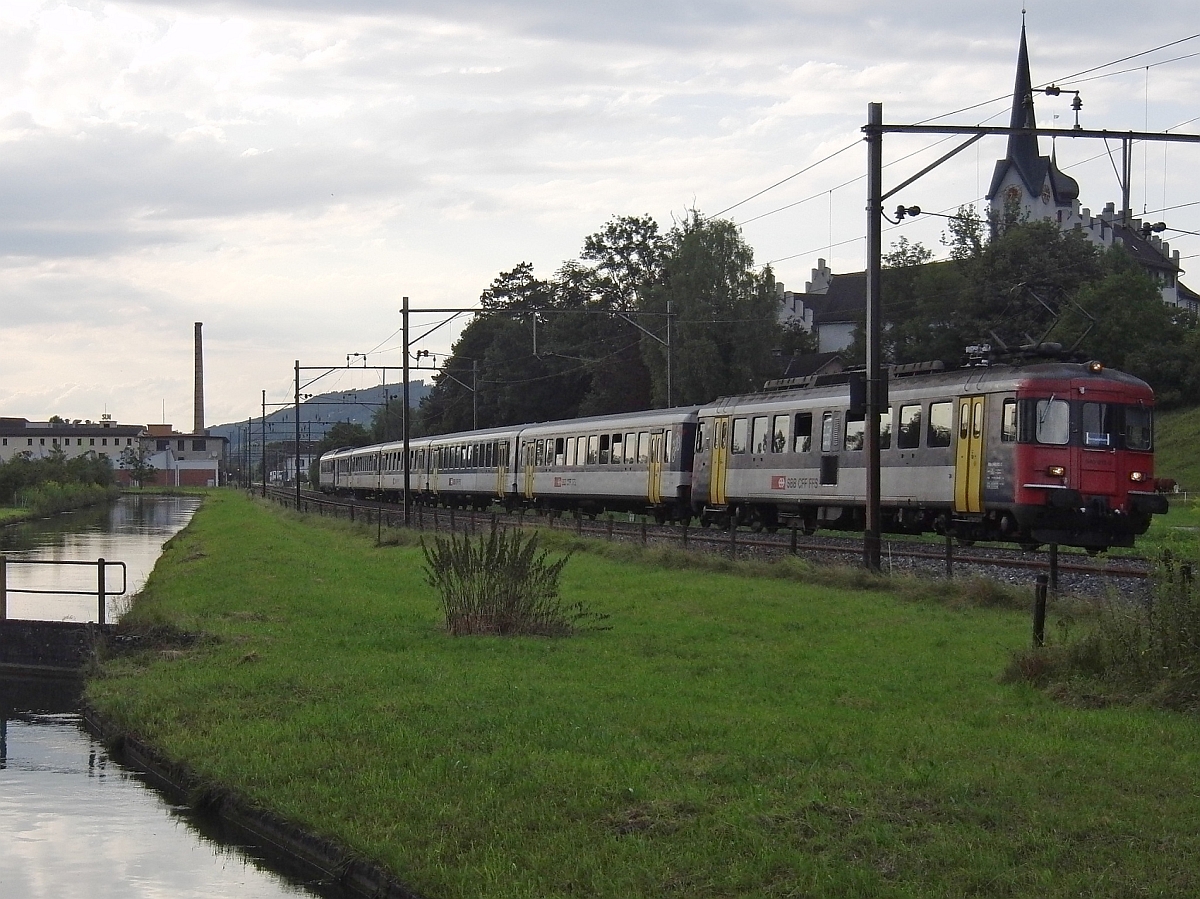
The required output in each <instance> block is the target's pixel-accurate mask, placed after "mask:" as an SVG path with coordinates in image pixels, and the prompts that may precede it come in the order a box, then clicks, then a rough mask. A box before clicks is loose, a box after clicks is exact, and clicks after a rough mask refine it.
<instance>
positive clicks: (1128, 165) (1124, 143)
mask: <svg viewBox="0 0 1200 899" xmlns="http://www.w3.org/2000/svg"><path fill="white" fill-rule="evenodd" d="M1132 173H1133V148H1132V147H1131V146H1130V142H1129V138H1127V137H1126V138H1122V140H1121V221H1122V222H1123V223H1124V224H1126V225H1128V224H1129V219H1130V216H1131V211H1130V209H1129V202H1130V200H1129V181H1130V176H1131V174H1132Z"/></svg>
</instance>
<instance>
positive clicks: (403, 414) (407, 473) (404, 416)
mask: <svg viewBox="0 0 1200 899" xmlns="http://www.w3.org/2000/svg"><path fill="white" fill-rule="evenodd" d="M400 312H401V316H402V320H401V326H402V327H403V330H404V370H403V378H404V408H403V409H401V410H400V421H401V423H402V425H403V428H404V526H405V527H409V526H410V525H411V524H412V510H411V509H410V508H409V501H408V494H409V487H410V478H411V477H412V460H410V459H409V457H408V297H404V307H403V308H402V309H401V310H400Z"/></svg>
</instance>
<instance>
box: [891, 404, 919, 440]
mask: <svg viewBox="0 0 1200 899" xmlns="http://www.w3.org/2000/svg"><path fill="white" fill-rule="evenodd" d="M920 445H921V407H920V406H919V405H916V404H914V405H912V406H901V407H900V427H899V429H898V431H897V433H896V446H898V447H899V448H900V449H916V448H917V447H918V446H920Z"/></svg>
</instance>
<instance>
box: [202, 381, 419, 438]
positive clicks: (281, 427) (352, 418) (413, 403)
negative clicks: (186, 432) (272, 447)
mask: <svg viewBox="0 0 1200 899" xmlns="http://www.w3.org/2000/svg"><path fill="white" fill-rule="evenodd" d="M432 389H433V388H432V387H431V386H429V385H427V384H426V383H425V382H424V381H409V382H408V393H409V405H410V407H411V408H413V409H415V408H416V407H417V406H419V405H420V404H421V400H423V399H424V398H425V397H426V396H428V395H429V391H430V390H432ZM403 392H404V385H403V384H399V383H397V384H380V385H379V386H378V387H364V388H361V389H358V390H335V391H333V392H331V393H322V394H319V395H317V396H314V397H313V398H312V399H308V400H304V401H302V402H301V403H300V438H301V440H304V441H309V440H313V441H316V440H320V439H321V438H322V437H324V436H325V432H326V431H327V430H328V429H329V428H331V427H332V426H333V425H334V424H336V423H337V422H339V421H345V422H350V423H351V424H357V425H362V426H363V427H364V428H367V429H368V430H370V428H371V416H372V415H374V414H375V410H376V409H378V408H380V407H381V406H382V405H383V404H384V402H385V399H386V398H387V397H388V396H390V397H391V401H392V402H394V403H399V402H401V396H402V394H403ZM295 412H296V410H295V407H294V406H288V407H286V408H284V409H276V410H275V411H273V412H270V411H269V412H268V413H267V419H266V427H267V442H268V443H270V442H273V441H276V440H293V439H294V438H295V435H296V418H295ZM261 422H262V419H261V417H260V416H258V415H255V416H254V419H253V422H252V424H251V430H252V432H253V440H254V441H255V442H256V443H257V442H258V441H259V440H260V439H261V437H260V434H261V432H260V430H259V428H260V427H261ZM245 430H246V422H245V421H244V420H243V421H237V422H229V423H226V424H220V425H213V426H212V427H210V428H208V433H209V434H211V435H212V436H214V437H225V438H228V440H229V442H230V447H231V448H232V447H234V446H235V445H238V443H239V440H240V436H239V435H240V434H241V433H242V432H244V431H245Z"/></svg>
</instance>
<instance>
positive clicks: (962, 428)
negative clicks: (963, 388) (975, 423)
mask: <svg viewBox="0 0 1200 899" xmlns="http://www.w3.org/2000/svg"><path fill="white" fill-rule="evenodd" d="M970 423H971V401H970V400H962V401H961V402H960V403H959V404H958V439H959V440H966V439H967V427H968V426H969V425H970Z"/></svg>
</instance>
